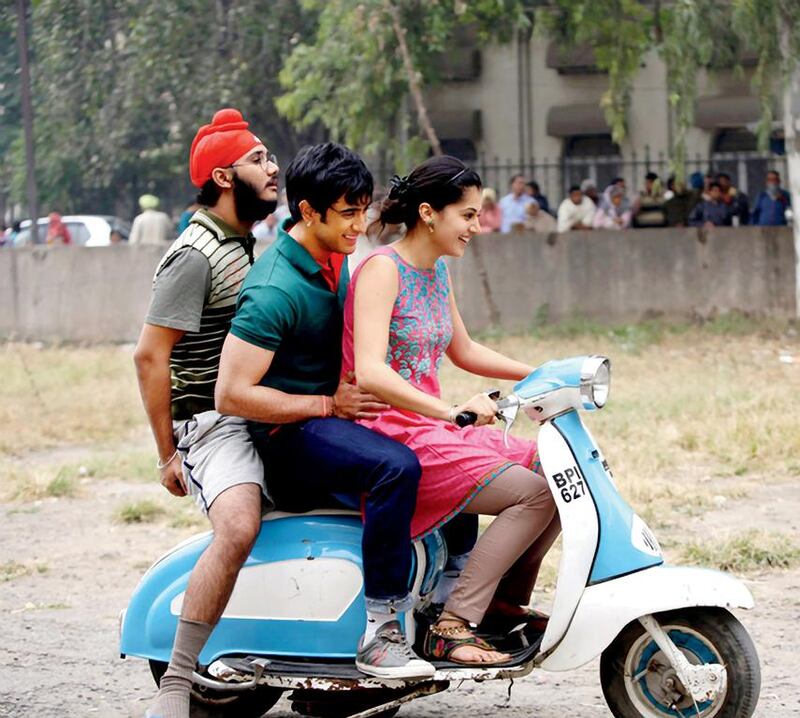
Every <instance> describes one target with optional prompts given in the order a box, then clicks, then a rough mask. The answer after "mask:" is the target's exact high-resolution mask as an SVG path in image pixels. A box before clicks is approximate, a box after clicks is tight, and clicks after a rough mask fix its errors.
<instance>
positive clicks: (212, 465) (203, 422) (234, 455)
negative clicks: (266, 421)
mask: <svg viewBox="0 0 800 718" xmlns="http://www.w3.org/2000/svg"><path fill="white" fill-rule="evenodd" d="M172 428H173V431H174V433H175V442H176V445H177V447H178V451H179V452H180V455H181V464H182V466H183V477H184V479H185V481H186V486H187V487H188V489H189V493H190V494H191V495H192V496H193V497H194V499H195V501H196V502H197V505H198V506H199V507H200V508H201V509H202V511H203V512H204V513H208V509H209V508H210V507H211V504H213V503H214V499H216V498H217V496H219V495H220V494H221V493H222V492H223V491H225V490H226V489H229V488H231V486H238V485H239V484H258V486H260V487H261V494H262V496H263V500H262V502H261V508H262V513H266V512H267V511H269V510H271V509H272V508H273V507H274V504H273V502H272V499H271V498H270V495H269V493H268V492H267V485H266V482H265V481H264V465H263V464H262V463H261V458H260V457H259V455H258V452H257V451H256V448H255V446H254V445H253V440H252V439H251V438H250V432H248V430H247V421H246V420H245V419H242V418H240V417H238V416H223V415H222V414H220V413H219V412H217V411H204V412H203V413H201V414H195V415H194V416H193V417H192V418H191V419H187V420H183V421H175V422H173V424H172Z"/></svg>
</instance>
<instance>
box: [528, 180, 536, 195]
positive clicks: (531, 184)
mask: <svg viewBox="0 0 800 718" xmlns="http://www.w3.org/2000/svg"><path fill="white" fill-rule="evenodd" d="M525 186H526V187H530V188H531V189H532V190H533V191H534V192H536V193H538V192H539V183H538V182H537V181H536V180H531V181H530V182H526V183H525Z"/></svg>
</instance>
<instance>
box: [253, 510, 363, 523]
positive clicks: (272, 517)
mask: <svg viewBox="0 0 800 718" xmlns="http://www.w3.org/2000/svg"><path fill="white" fill-rule="evenodd" d="M294 516H361V512H360V511H353V510H352V509H338V508H333V507H331V508H324V509H311V510H310V511H281V510H279V509H278V510H275V511H270V512H269V513H268V514H266V515H265V516H264V518H263V521H277V520H278V519H286V518H292V517H294Z"/></svg>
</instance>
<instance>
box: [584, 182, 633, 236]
mask: <svg viewBox="0 0 800 718" xmlns="http://www.w3.org/2000/svg"><path fill="white" fill-rule="evenodd" d="M609 197H610V201H611V204H610V205H609V206H605V205H602V206H600V207H599V208H598V209H597V211H596V212H595V213H594V219H593V220H592V226H593V227H594V228H595V229H628V227H630V226H631V214H632V212H631V210H630V209H624V208H623V206H622V200H623V199H625V190H623V189H622V188H621V187H614V188H613V189H612V190H611V193H610V195H609Z"/></svg>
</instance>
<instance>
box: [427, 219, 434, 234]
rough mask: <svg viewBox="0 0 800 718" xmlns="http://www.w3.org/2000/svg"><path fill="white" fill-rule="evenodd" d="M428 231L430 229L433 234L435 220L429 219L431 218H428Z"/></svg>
mask: <svg viewBox="0 0 800 718" xmlns="http://www.w3.org/2000/svg"><path fill="white" fill-rule="evenodd" d="M428 231H429V232H430V233H431V234H433V220H432V219H429V220H428Z"/></svg>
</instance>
